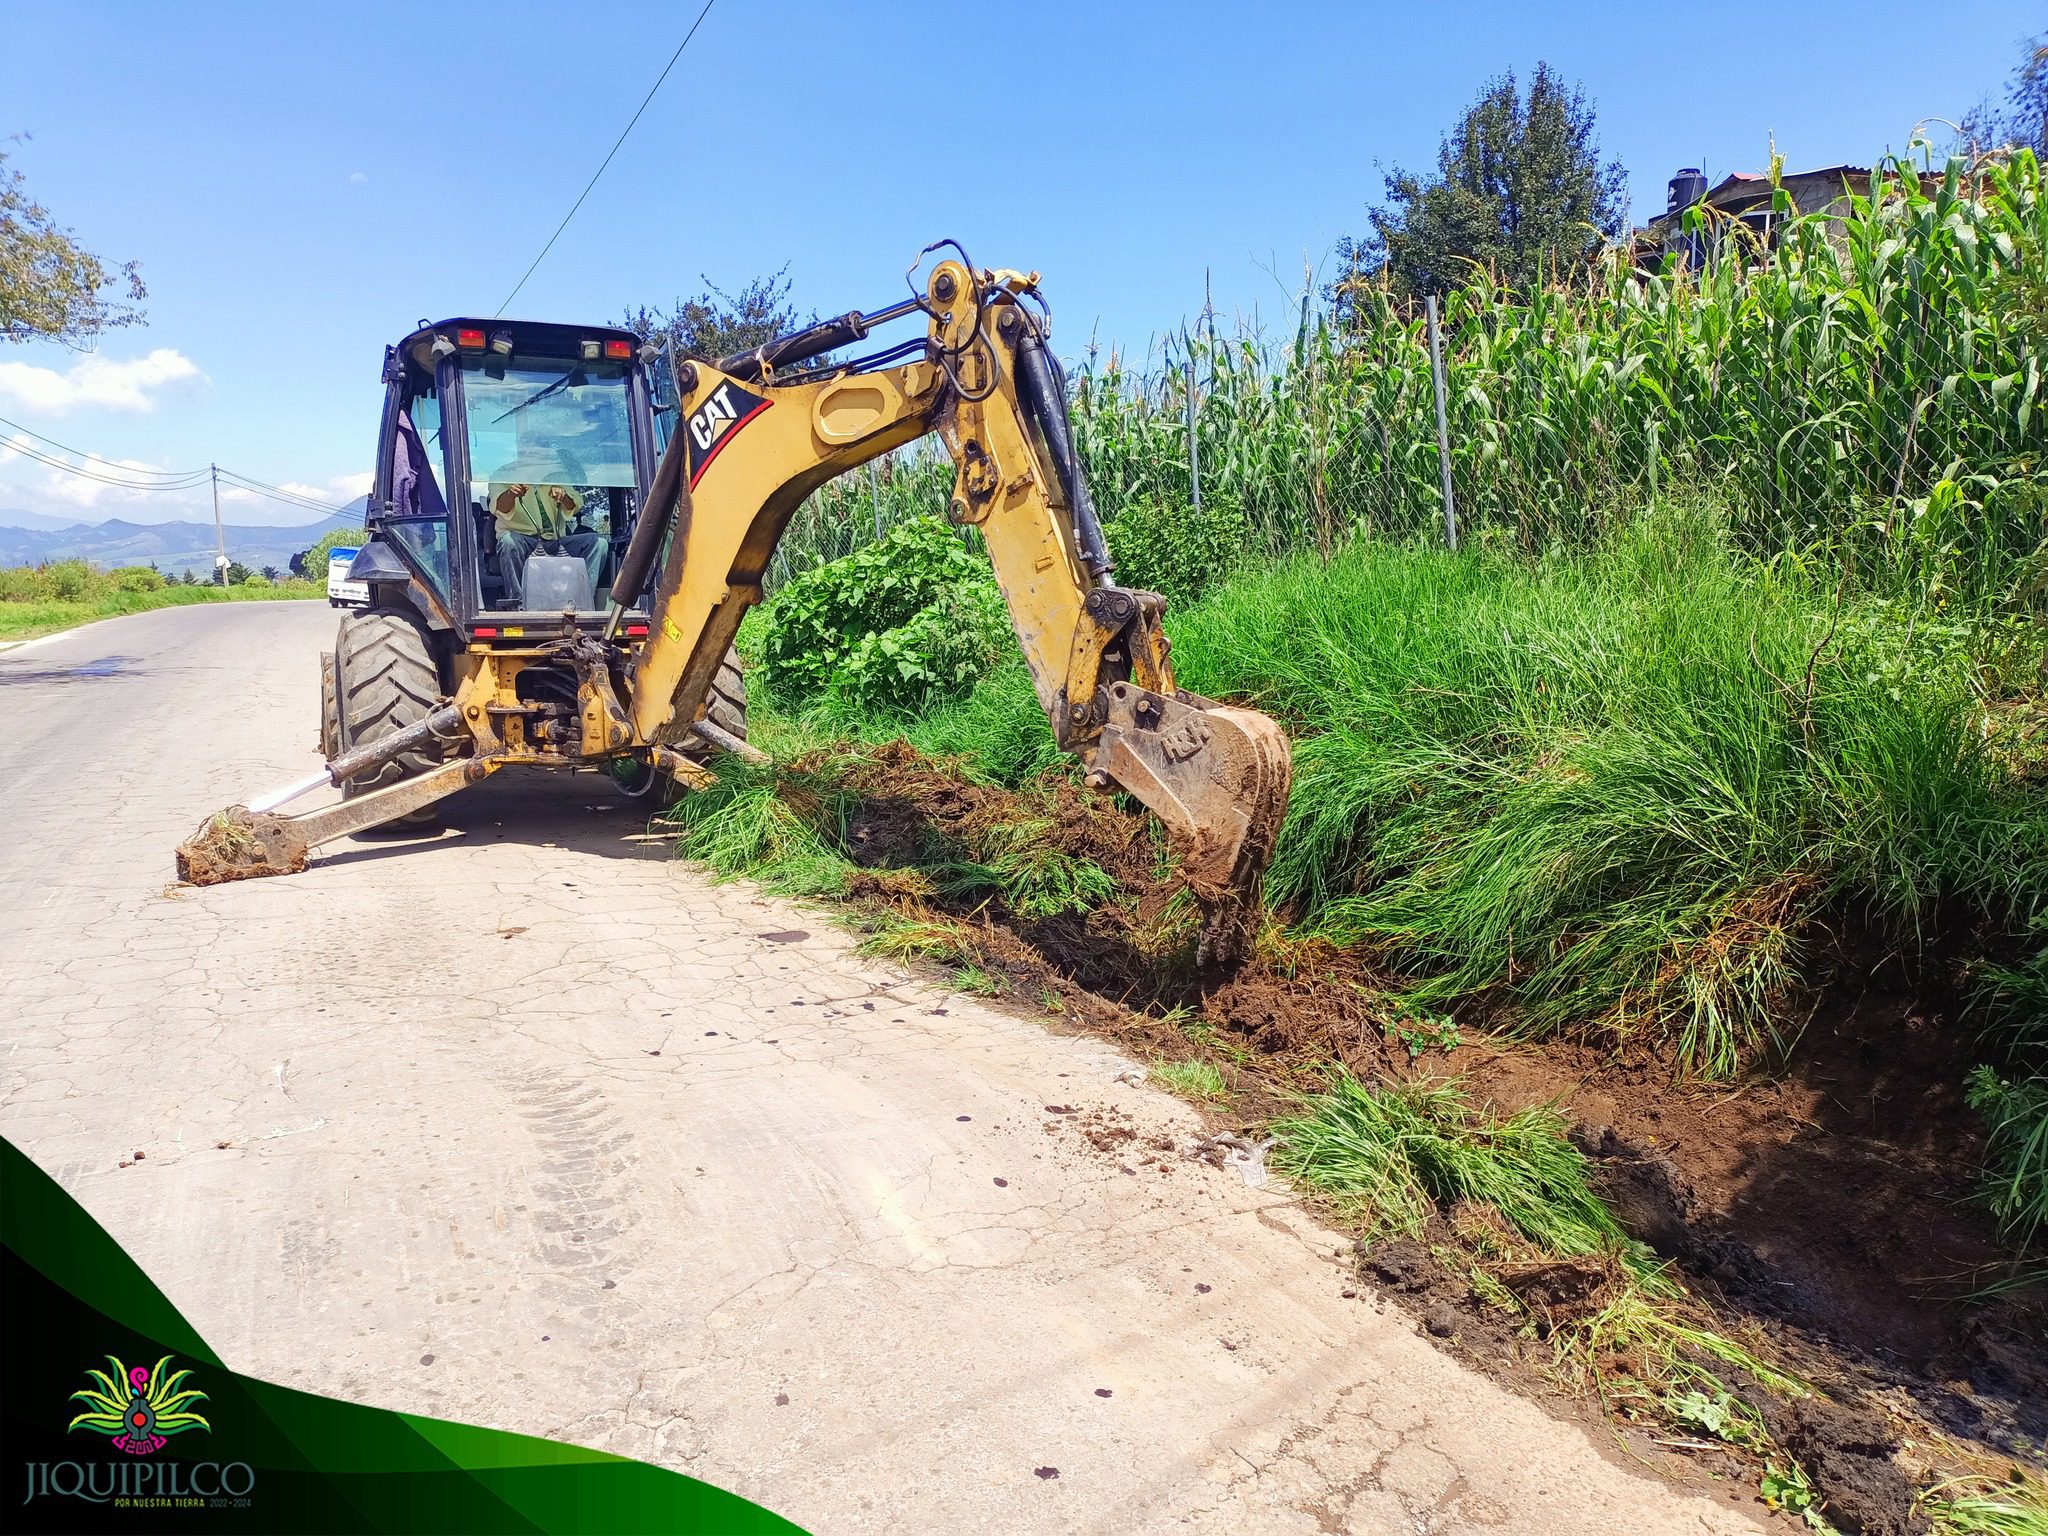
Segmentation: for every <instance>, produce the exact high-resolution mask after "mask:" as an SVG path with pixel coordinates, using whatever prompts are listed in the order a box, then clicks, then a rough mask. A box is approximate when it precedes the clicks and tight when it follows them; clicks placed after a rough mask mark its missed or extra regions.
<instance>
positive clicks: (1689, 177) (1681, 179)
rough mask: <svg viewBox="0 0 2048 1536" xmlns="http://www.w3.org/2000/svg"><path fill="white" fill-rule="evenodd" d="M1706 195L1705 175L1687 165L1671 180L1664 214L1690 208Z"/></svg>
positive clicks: (1692, 166)
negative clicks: (1669, 193)
mask: <svg viewBox="0 0 2048 1536" xmlns="http://www.w3.org/2000/svg"><path fill="white" fill-rule="evenodd" d="M1706 195H1707V177H1706V173H1705V172H1704V171H1702V170H1701V169H1700V168H1699V167H1698V166H1696V165H1688V166H1686V167H1685V168H1684V169H1683V170H1681V171H1680V172H1679V173H1678V174H1677V175H1676V176H1674V177H1672V178H1671V195H1670V198H1669V200H1668V201H1667V202H1666V203H1665V204H1664V212H1665V214H1666V215H1667V216H1668V215H1671V214H1675V213H1677V212H1679V211H1680V210H1681V209H1685V208H1690V207H1691V206H1692V205H1693V204H1694V203H1696V202H1698V201H1699V200H1700V199H1701V198H1703V197H1705V196H1706Z"/></svg>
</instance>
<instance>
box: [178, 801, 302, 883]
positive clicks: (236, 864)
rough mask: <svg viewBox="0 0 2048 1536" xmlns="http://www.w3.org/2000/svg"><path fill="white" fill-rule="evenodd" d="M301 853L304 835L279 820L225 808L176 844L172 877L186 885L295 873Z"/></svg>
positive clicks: (299, 866)
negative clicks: (175, 869) (176, 870)
mask: <svg viewBox="0 0 2048 1536" xmlns="http://www.w3.org/2000/svg"><path fill="white" fill-rule="evenodd" d="M306 852H307V849H306V840H305V838H303V837H302V836H300V835H299V833H298V831H297V830H296V829H295V828H294V827H293V826H292V825H291V823H290V822H288V821H286V820H285V819H284V818H282V817H279V816H270V815H265V814H262V813H260V812H255V811H251V810H250V809H249V808H248V807H247V806H241V805H236V806H230V807H229V808H228V809H227V810H225V811H222V812H220V813H219V814H218V815H214V816H209V817H207V818H206V820H205V821H203V822H201V823H200V824H199V830H198V831H196V832H194V833H193V834H192V835H191V837H189V838H187V839H186V840H185V841H184V842H182V843H180V844H178V849H177V857H178V878H179V879H180V880H182V881H184V882H185V883H186V884H187V885H220V884H223V883H224V882H226V881H229V880H257V879H261V878H262V877H263V876H265V875H296V874H298V873H300V872H301V871H302V870H304V869H305V867H306Z"/></svg>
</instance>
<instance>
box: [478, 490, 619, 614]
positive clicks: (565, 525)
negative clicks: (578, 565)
mask: <svg viewBox="0 0 2048 1536" xmlns="http://www.w3.org/2000/svg"><path fill="white" fill-rule="evenodd" d="M517 472H518V469H517V466H516V465H508V466H506V467H505V468H504V469H501V470H499V471H498V473H499V475H501V476H509V475H512V474H516V473H517ZM486 494H487V495H488V496H489V498H490V502H489V505H490V509H491V518H492V520H493V521H494V522H495V523H496V524H497V530H498V568H499V570H500V571H501V572H502V573H503V575H504V579H505V596H506V597H508V598H511V599H513V600H514V601H515V602H520V603H523V602H525V600H526V557H527V556H528V555H530V554H532V553H533V552H534V550H536V549H538V548H540V547H541V546H542V545H543V544H546V545H550V546H558V547H560V549H561V550H562V552H563V553H565V554H569V555H574V556H576V557H577V558H578V559H580V560H581V561H582V562H583V563H584V564H585V565H586V566H588V567H589V568H590V589H591V591H593V592H595V591H596V590H597V585H598V582H599V580H600V579H601V578H602V577H603V574H604V557H605V549H606V540H605V537H604V535H603V534H600V533H593V532H591V531H590V530H589V529H587V528H578V527H576V526H575V524H576V518H577V516H578V514H580V513H581V512H582V511H583V493H582V492H581V491H578V490H576V489H575V488H574V487H572V486H567V485H543V484H539V483H535V482H530V481H526V480H509V481H507V480H499V479H493V480H492V481H491V484H490V489H489V491H488V492H487V493H486Z"/></svg>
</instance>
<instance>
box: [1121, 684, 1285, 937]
mask: <svg viewBox="0 0 2048 1536" xmlns="http://www.w3.org/2000/svg"><path fill="white" fill-rule="evenodd" d="M1108 694H1109V716H1108V720H1107V722H1106V723H1105V724H1104V726H1103V729H1102V738H1101V743H1100V746H1099V748H1098V750H1097V755H1096V759H1095V765H1096V766H1097V767H1098V768H1101V769H1103V770H1105V771H1106V772H1107V773H1108V774H1109V775H1110V776H1111V777H1112V778H1114V779H1116V780H1117V782H1118V783H1120V784H1121V785H1123V787H1124V788H1125V789H1126V790H1128V791H1129V792H1130V793H1131V794H1132V795H1134V796H1135V797H1136V798H1137V799H1139V800H1140V801H1142V802H1143V803H1144V804H1145V806H1146V808H1147V809H1149V810H1150V811H1151V812H1152V813H1153V814H1154V815H1156V816H1157V817H1158V818H1159V819H1160V820H1161V821H1162V822H1163V823H1165V825H1166V830H1167V833H1168V835H1169V837H1170V838H1171V839H1172V841H1173V844H1174V848H1175V851H1176V852H1177V853H1178V854H1179V856H1180V863H1181V872H1182V874H1183V875H1184V876H1185V878H1186V879H1187V882H1188V885H1189V888H1190V889H1191V890H1192V891H1193V892H1194V894H1195V897H1196V899H1197V900H1198V901H1199V902H1200V903H1201V904H1202V908H1203V913H1204V917H1203V924H1202V938H1201V948H1200V951H1199V953H1198V956H1197V958H1198V961H1199V963H1201V964H1203V965H1230V964H1234V963H1236V962H1237V961H1238V960H1241V959H1242V958H1243V957H1244V955H1245V954H1246V952H1247V951H1248V950H1249V949H1250V948H1251V943H1252V940H1253V939H1254V938H1256V937H1257V933H1258V923H1259V916H1260V913H1261V911H1262V907H1261V901H1260V897H1261V893H1262V891H1263V888H1264V884H1265V878H1266V866H1267V864H1269V863H1270V862H1271V861H1272V857H1273V844H1274V842H1275V840H1276V839H1277V838H1278V837H1279V835H1280V823H1281V821H1282V820H1283V819H1284V818H1285V817H1286V815H1287V793H1288V789H1289V788H1290V786H1291V785H1292V782H1293V759H1292V756H1291V755H1290V753H1289V751H1288V746H1287V736H1286V733H1285V732H1283V731H1282V730H1281V729H1280V727H1279V726H1278V725H1276V724H1275V723H1274V722H1273V721H1272V720H1270V719H1268V718H1267V717H1266V716H1264V715H1262V714H1260V713H1259V712H1258V711H1257V710H1252V709H1237V708H1234V707H1232V706H1230V705H1227V704H1217V703H1215V702H1213V701H1211V700H1209V699H1203V698H1197V697H1196V696H1195V695H1193V694H1187V693H1183V694H1179V695H1175V696H1168V695H1166V694H1160V693H1153V692H1151V691H1149V690H1147V689H1144V688H1138V687H1135V686H1133V685H1132V684H1129V683H1115V684H1112V685H1111V686H1110V688H1109V689H1108Z"/></svg>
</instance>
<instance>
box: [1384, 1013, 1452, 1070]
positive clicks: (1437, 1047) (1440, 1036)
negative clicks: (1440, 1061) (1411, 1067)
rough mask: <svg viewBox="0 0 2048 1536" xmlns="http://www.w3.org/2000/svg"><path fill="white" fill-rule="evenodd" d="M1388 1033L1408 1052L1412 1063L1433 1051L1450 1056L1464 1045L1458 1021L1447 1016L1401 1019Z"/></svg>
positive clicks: (1422, 1015)
mask: <svg viewBox="0 0 2048 1536" xmlns="http://www.w3.org/2000/svg"><path fill="white" fill-rule="evenodd" d="M1387 1033H1388V1034H1389V1035H1390V1036H1392V1037H1393V1039H1394V1040H1396V1041H1398V1042H1399V1043H1400V1044H1401V1045H1402V1047H1403V1048H1405V1049H1406V1050H1407V1052H1408V1059H1409V1060H1410V1061H1419V1060H1420V1059H1421V1058H1422V1057H1424V1056H1426V1055H1428V1054H1429V1053H1430V1052H1431V1051H1442V1052H1443V1053H1444V1054H1445V1055H1446V1056H1448V1055H1450V1054H1451V1052H1453V1051H1455V1050H1456V1049H1457V1048H1458V1047H1459V1045H1460V1044H1462V1043H1463V1042H1462V1041H1461V1040H1460V1039H1459V1037H1458V1025H1457V1021H1456V1020H1454V1019H1452V1018H1450V1017H1449V1016H1448V1015H1445V1014H1435V1013H1425V1014H1419V1015H1414V1016H1411V1017H1406V1018H1399V1019H1396V1020H1394V1022H1393V1023H1391V1024H1389V1025H1388V1026H1387Z"/></svg>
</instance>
